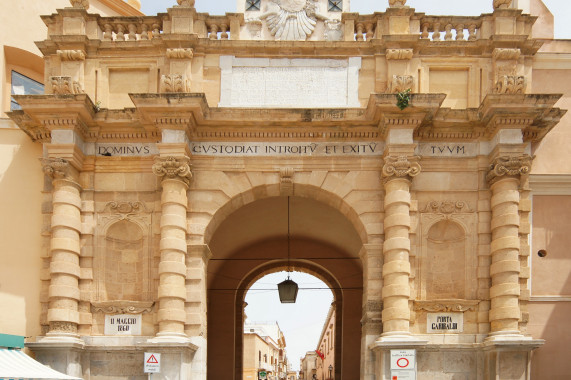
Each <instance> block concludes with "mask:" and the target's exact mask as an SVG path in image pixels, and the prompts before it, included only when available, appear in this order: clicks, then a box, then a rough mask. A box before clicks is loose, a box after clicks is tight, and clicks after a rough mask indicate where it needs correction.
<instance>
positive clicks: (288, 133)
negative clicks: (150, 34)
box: [9, 93, 566, 142]
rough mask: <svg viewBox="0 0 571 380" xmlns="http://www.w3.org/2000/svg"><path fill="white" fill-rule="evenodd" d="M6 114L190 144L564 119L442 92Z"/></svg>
mask: <svg viewBox="0 0 571 380" xmlns="http://www.w3.org/2000/svg"><path fill="white" fill-rule="evenodd" d="M15 97H16V98H17V101H18V102H19V103H20V104H21V105H22V108H23V111H15V112H11V113H9V116H10V117H11V118H12V120H14V121H15V122H16V123H17V124H18V125H19V127H20V128H21V129H22V130H24V131H25V132H26V133H27V134H28V135H29V136H30V137H31V138H32V139H33V140H34V141H40V142H49V141H50V136H51V131H52V130H58V129H59V130H61V129H67V130H74V131H75V132H76V133H77V134H78V135H79V136H81V137H82V139H83V140H84V141H85V142H97V141H105V142H112V141H117V142H122V141H125V142H126V141H130V142H136V141H138V142H157V141H160V138H161V131H162V130H165V129H168V130H184V131H185V132H186V134H187V137H188V138H189V140H207V141H216V140H227V139H251V140H274V139H277V140H280V139H294V140H296V139H297V140H306V141H307V140H314V139H324V138H325V139H343V140H374V141H378V140H382V139H384V138H385V137H386V134H387V132H388V131H389V130H390V129H403V128H404V129H413V130H414V131H415V139H416V140H417V141H423V140H424V141H486V140H490V139H492V138H493V137H494V136H495V134H496V133H497V131H498V130H500V129H521V130H522V134H523V136H524V140H525V141H539V140H541V139H542V138H543V136H544V135H545V134H546V133H547V132H548V131H549V130H550V129H551V128H553V127H554V126H555V125H556V124H557V123H558V122H559V120H560V119H561V117H562V116H563V115H564V114H565V112H566V111H565V110H561V109H559V108H554V107H553V105H554V104H555V102H556V101H557V100H558V99H559V98H560V95H550V94H542V95H535V94H530V95H522V94H517V95H509V94H490V95H488V96H487V97H486V98H485V99H484V101H483V102H482V105H481V106H480V107H479V108H478V109H465V110H455V109H449V108H440V106H441V104H442V101H443V100H444V98H445V95H444V94H426V93H421V94H412V95H411V101H410V106H409V107H407V108H405V109H404V110H400V109H399V108H398V107H397V105H396V96H395V95H394V94H372V95H371V96H370V98H369V101H368V103H367V105H366V107H364V108H344V109H339V108H335V109H315V108H309V109H302V108H291V109H286V108H277V109H275V108H274V109H270V108H228V107H213V108H211V107H209V105H208V103H207V101H206V96H205V95H204V94H202V93H176V94H172V93H170V94H169V93H167V94H153V93H148V94H131V99H132V101H133V103H134V104H135V107H136V108H133V109H124V110H107V109H102V110H96V109H95V106H94V105H93V103H92V101H91V100H90V99H89V97H88V95H86V94H77V95H37V96H28V95H24V96H15Z"/></svg>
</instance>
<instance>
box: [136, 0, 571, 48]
mask: <svg viewBox="0 0 571 380" xmlns="http://www.w3.org/2000/svg"><path fill="white" fill-rule="evenodd" d="M240 1H242V0H240ZM543 2H544V3H545V5H547V7H548V8H549V9H550V10H551V13H553V15H554V16H555V38H566V39H571V23H570V22H569V21H568V18H569V15H571V1H570V0H543ZM492 3H493V0H470V1H468V0H460V1H459V0H408V1H407V6H410V7H411V8H415V9H416V11H417V12H424V13H426V14H430V15H480V14H482V13H491V12H492V11H493V9H492ZM175 4H176V0H141V5H142V7H141V11H142V12H143V13H145V14H147V15H153V14H157V13H159V12H165V11H166V9H167V8H170V7H172V6H173V5H175ZM195 7H196V10H197V11H198V12H208V13H210V14H211V15H223V14H225V13H226V12H229V13H231V12H236V0H196V5H195ZM387 7H388V0H351V12H358V13H361V14H370V13H373V12H375V11H377V12H383V11H384V10H385V9H386V8H387Z"/></svg>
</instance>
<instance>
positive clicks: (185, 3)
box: [176, 0, 195, 8]
mask: <svg viewBox="0 0 571 380" xmlns="http://www.w3.org/2000/svg"><path fill="white" fill-rule="evenodd" d="M194 1H195V0H176V2H177V3H178V5H179V7H182V8H192V7H194Z"/></svg>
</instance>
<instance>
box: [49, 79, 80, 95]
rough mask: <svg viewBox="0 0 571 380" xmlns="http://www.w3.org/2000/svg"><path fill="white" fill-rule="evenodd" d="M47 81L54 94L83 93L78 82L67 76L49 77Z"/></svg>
mask: <svg viewBox="0 0 571 380" xmlns="http://www.w3.org/2000/svg"><path fill="white" fill-rule="evenodd" d="M49 83H50V85H51V89H52V94H55V95H68V94H83V90H82V88H81V85H80V84H79V82H78V81H75V80H73V79H72V78H71V77H68V76H55V77H50V80H49Z"/></svg>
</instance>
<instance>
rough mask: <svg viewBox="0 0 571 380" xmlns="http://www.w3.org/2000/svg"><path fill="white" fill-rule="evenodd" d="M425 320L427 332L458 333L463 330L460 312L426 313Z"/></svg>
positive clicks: (462, 317)
mask: <svg viewBox="0 0 571 380" xmlns="http://www.w3.org/2000/svg"><path fill="white" fill-rule="evenodd" d="M426 322H427V323H426V329H427V332H428V333H459V332H462V331H463V330H464V314H462V313H428V314H427V315H426Z"/></svg>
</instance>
